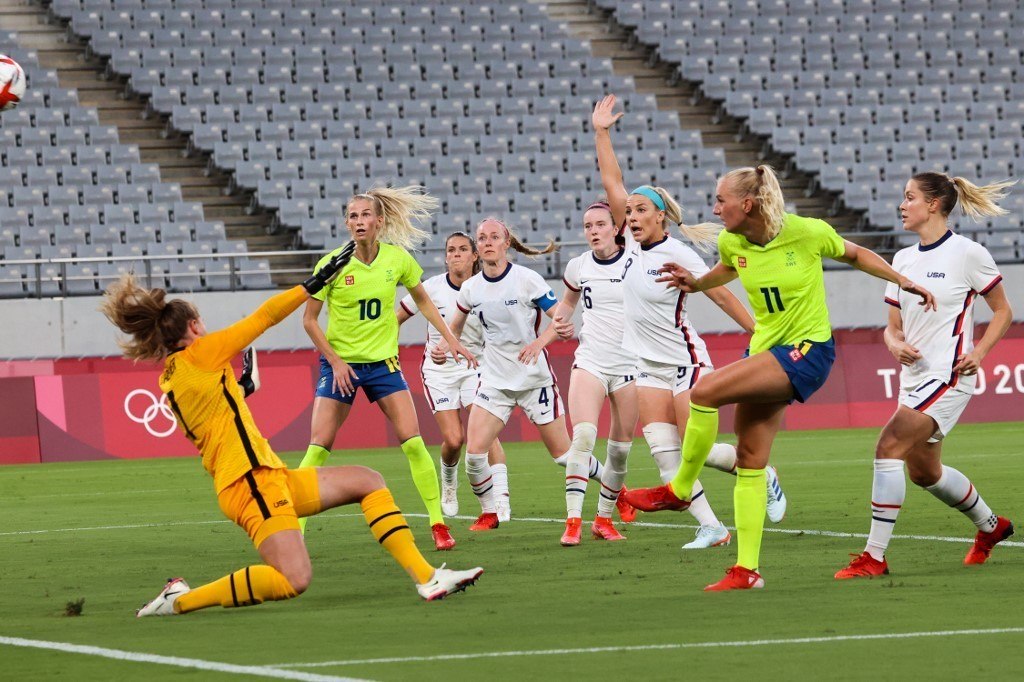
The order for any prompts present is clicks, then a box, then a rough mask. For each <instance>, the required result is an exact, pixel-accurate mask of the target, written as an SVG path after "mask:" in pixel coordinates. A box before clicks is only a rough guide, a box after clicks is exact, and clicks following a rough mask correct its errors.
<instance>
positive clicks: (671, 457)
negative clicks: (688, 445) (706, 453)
mask: <svg viewBox="0 0 1024 682" xmlns="http://www.w3.org/2000/svg"><path fill="white" fill-rule="evenodd" d="M644 438H645V439H646V440H647V446H648V447H649V448H650V449H651V457H653V458H654V463H655V464H656V465H657V466H658V475H660V476H661V482H662V483H668V482H669V481H671V480H672V479H673V478H675V476H676V472H677V471H678V470H679V464H680V462H682V461H683V453H682V450H681V449H680V447H681V444H680V442H679V429H678V428H676V425H675V424H667V423H665V422H655V423H653V424H648V425H647V426H645V427H644Z"/></svg>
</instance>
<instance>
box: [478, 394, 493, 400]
mask: <svg viewBox="0 0 1024 682" xmlns="http://www.w3.org/2000/svg"><path fill="white" fill-rule="evenodd" d="M476 397H477V398H483V399H484V400H488V401H489V400H490V398H488V397H487V394H486V393H479V392H478V393H477V394H476Z"/></svg>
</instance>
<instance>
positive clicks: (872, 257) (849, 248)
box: [836, 239, 937, 310]
mask: <svg viewBox="0 0 1024 682" xmlns="http://www.w3.org/2000/svg"><path fill="white" fill-rule="evenodd" d="M843 246H844V251H843V255H842V256H840V257H839V258H836V260H837V261H839V262H840V263H846V264H847V265H852V266H853V267H854V268H855V269H857V270H860V271H861V272H866V273H867V274H869V275H872V276H874V277H878V278H879V279H884V280H886V281H889V282H893V283H895V284H896V285H897V286H898V287H899V288H900V289H902V290H903V291H906V292H907V293H911V294H914V295H915V296H920V297H921V301H920V302H919V304H918V305H923V306H924V309H925V310H928V309H931V310H936V309H937V308H936V305H935V297H934V296H932V294H931V292H930V291H928V290H927V289H925V288H924V287H921V286H918V285H917V284H915V283H914V282H912V281H910V280H909V279H907V278H906V277H904V276H903V275H901V274H900V273H898V272H896V271H895V270H893V269H892V266H891V265H889V264H888V263H886V262H885V259H883V258H882V257H881V256H879V255H878V254H877V253H875V252H874V251H872V250H871V249H866V248H864V247H863V246H857V245H856V244H854V243H853V242H851V241H849V240H846V239H844V240H843Z"/></svg>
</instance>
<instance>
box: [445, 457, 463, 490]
mask: <svg viewBox="0 0 1024 682" xmlns="http://www.w3.org/2000/svg"><path fill="white" fill-rule="evenodd" d="M441 482H442V483H444V485H445V487H448V488H457V487H458V486H459V465H458V463H455V464H453V465H450V466H449V465H448V464H445V463H444V462H443V461H442V462H441Z"/></svg>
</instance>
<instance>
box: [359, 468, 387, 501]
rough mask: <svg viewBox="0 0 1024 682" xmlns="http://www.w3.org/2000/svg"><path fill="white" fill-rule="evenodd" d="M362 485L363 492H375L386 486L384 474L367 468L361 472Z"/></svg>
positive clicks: (367, 493)
mask: <svg viewBox="0 0 1024 682" xmlns="http://www.w3.org/2000/svg"><path fill="white" fill-rule="evenodd" d="M363 478H364V481H363V486H364V488H365V494H366V495H369V494H370V493H372V492H376V491H378V490H381V489H383V488H386V487H387V485H388V484H387V482H386V481H385V480H384V476H382V475H381V473H380V472H379V471H377V470H375V469H369V468H367V469H366V471H365V472H364V474H363Z"/></svg>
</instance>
